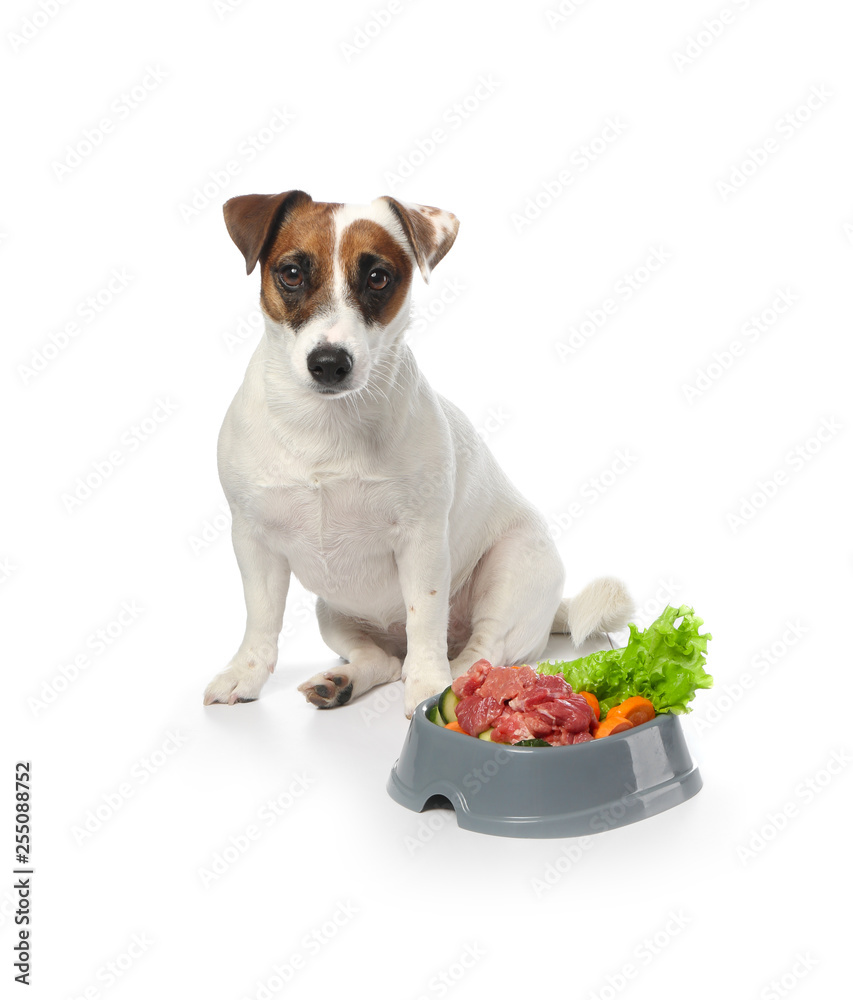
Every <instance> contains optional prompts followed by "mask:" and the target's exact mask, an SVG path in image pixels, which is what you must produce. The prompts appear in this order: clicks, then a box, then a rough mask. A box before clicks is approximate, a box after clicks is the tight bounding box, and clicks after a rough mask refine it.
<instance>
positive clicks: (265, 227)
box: [222, 191, 311, 274]
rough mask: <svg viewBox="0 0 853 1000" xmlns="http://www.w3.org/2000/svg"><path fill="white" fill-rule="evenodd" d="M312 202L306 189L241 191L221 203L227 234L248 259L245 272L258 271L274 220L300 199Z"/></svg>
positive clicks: (300, 200)
mask: <svg viewBox="0 0 853 1000" xmlns="http://www.w3.org/2000/svg"><path fill="white" fill-rule="evenodd" d="M306 201H307V202H310V201H311V196H310V195H308V194H306V193H305V192H304V191H283V192H282V193H281V194H241V195H239V196H238V197H236V198H229V199H228V201H226V202H225V204H224V205H223V206H222V214H223V215H224V216H225V225H226V226H227V228H228V235H229V236H230V237H231V239H232V240H234V243H235V244H236V246H237V249H238V250H239V251H240V253H242V254H243V257H244V258H245V259H246V274H251V273H252V271H254V270H255V264H257V263H258V258H259V257H260V256H261V253H262V252H263V249H264V245H265V244H266V242H267V240H268V239H269V237H270V234H271V231H272V229H273V228H274V226H275V223H276V222H277V220H278V219H280V218H281V217H282V216H283V215H284V214H285V212H287V211H288V209H289V208H291V207H292V206H293V205H295V204H297V203H298V202H306Z"/></svg>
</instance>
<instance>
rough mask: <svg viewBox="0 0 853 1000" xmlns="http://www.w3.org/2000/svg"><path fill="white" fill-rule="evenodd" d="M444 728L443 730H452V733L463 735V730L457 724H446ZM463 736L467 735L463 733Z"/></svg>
mask: <svg viewBox="0 0 853 1000" xmlns="http://www.w3.org/2000/svg"><path fill="white" fill-rule="evenodd" d="M444 728H445V729H452V730H453V732H454V733H464V732H465V730H464V729H463V728H462V727H461V726H460V725H459V723H458V722H448V723H447V725H446V726H445V727H444ZM465 735H466V736H467V735H468V734H467V733H465Z"/></svg>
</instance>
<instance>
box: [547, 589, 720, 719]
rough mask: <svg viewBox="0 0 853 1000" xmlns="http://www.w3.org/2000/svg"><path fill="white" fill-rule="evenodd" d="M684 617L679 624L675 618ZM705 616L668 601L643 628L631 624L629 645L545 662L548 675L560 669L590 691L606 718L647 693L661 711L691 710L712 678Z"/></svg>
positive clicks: (576, 688) (577, 687)
mask: <svg viewBox="0 0 853 1000" xmlns="http://www.w3.org/2000/svg"><path fill="white" fill-rule="evenodd" d="M679 618H680V619H681V622H680V623H679V624H678V625H676V624H675V623H676V621H677V620H678V619H679ZM702 624H704V623H703V621H702V619H701V618H699V617H698V616H697V615H695V614H694V613H693V608H689V607H687V605H682V606H681V607H680V608H673V607H670V606H669V605H667V607H666V608H664V610H663V613H662V614H661V615H660V617H659V618H658V619H657V620H656V621H654V622H652V624H651V625H649V627H648V628H647V629H645V630H644V631H641V630H640V629H638V628H637V626H636V625H629V626H628V627H629V628H630V630H631V636H630V638H629V639H628V645H627V646H625V648H624V649H605V650H601V651H600V652H598V653H590V655H589V656H583V657H581V658H580V659H578V660H567V661H563V662H555V661H548V662H547V663H540V664H538V665H537V667H536V669H537V670H538V671H539V672H540V673H543V674H560V675H561V676H563V677H565V679H566V681H568V683H569V684H571V686H572V690H573V691H590V692H591V693H592V694H594V695H595V696H596V698H598V700H599V702H600V704H601V717H602V718H604V716H605V714H606V712H607V711H609V710H610V709H611V708H613V706H614V705H618V704H619V703H620V702H621V701H624V700H625V699H626V698H631V697H632V696H634V695H641V696H642V697H643V698H648V699H649V701H650V702H651V703H652V704H653V705H654V707H655V711H656V712H658V713H666V712H672V713H673V714H674V715H682V714H684V713H685V712H689V711H690V708H688V702H690V701H692V700H693V698H694V697H695V695H696V691H697V690H698V689H699V688H709V687H711V685H712V684H713V683H714V679H713V677H711V676H710V675H709V674H707V673H705V656H706V653H707V647H708V640H709V639H710V638H711V635H710V633H707V632H706V633H705V634H704V635H700V634H699V626H700V625H702Z"/></svg>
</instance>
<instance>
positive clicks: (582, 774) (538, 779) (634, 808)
mask: <svg viewBox="0 0 853 1000" xmlns="http://www.w3.org/2000/svg"><path fill="white" fill-rule="evenodd" d="M438 697H439V696H438V695H436V696H435V697H433V698H428V699H427V700H426V701H423V702H421V704H420V705H418V707H417V708H416V709H415V714H414V715H413V716H412V721H411V724H410V725H409V731H408V733H407V734H406V739H405V742H404V743H403V749H402V750H401V751H400V759H399V760H398V761H397V763H396V764H395V765H394V767H393V768H392V770H391V776H390V777H389V779H388V793H389V794H390V796H391V798H392V799H394V800H395V801H396V802H399V803H400V805H403V806H405V807H406V808H407V809H413V810H414V811H415V812H422V811H423V809H424V808H425V807H426V806H427V805H428V804H429V806H431V807H433V806H439V805H445V804H446V803H445V802H443V801H442V800H447V803H449V804H450V805H451V806H452V807H453V808H454V810H455V811H456V822H457V823H458V824H459V826H461V827H462V828H463V829H466V830H474V831H475V832H477V833H490V834H495V835H496V836H500V837H582V836H586V835H589V834H592V833H601V832H603V831H605V830H612V829H614V828H615V827H619V826H626V825H627V824H628V823H636V822H637V821H638V820H641V819H646V818H647V817H649V816H654V815H656V814H657V813H660V812H663V811H664V810H665V809H670V808H672V806H676V805H678V804H679V803H681V802H684V801H685V800H686V799H689V798H690V797H691V796H693V795H695V794H696V793H697V792H698V791H699V789H700V788H701V787H702V779H701V777H700V776H699V771H698V770H697V768H696V765H695V764H694V763H693V761H692V760H691V757H690V753H689V751H688V749H687V744H686V743H685V740H684V733H683V732H682V730H681V724H680V722H679V721H678V717H677V716H674V715H659V716H657V717H656V718H654V719H652V720H651V721H650V722H646V723H645V724H643V725H642V726H637V727H636V728H635V729H631V730H628V731H627V732H624V733H617V734H616V735H615V736H607V737H604V738H603V739H600V740H591V741H589V742H588V743H579V744H578V745H577V746H566V747H511V746H507V745H504V744H500V743H491V742H489V741H488V740H478V739H475V738H474V737H473V736H467V735H465V734H463V733H455V732H453V731H452V730H451V731H448V730H445V729H443V728H442V727H441V726H437V725H436V724H435V723H434V722H430V721H429V719H428V718H427V712H428V711H429V709H431V708H432V706H433V705H435V703H436V702H437V701H438Z"/></svg>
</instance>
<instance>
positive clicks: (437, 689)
mask: <svg viewBox="0 0 853 1000" xmlns="http://www.w3.org/2000/svg"><path fill="white" fill-rule="evenodd" d="M403 680H404V685H405V690H404V696H403V704H404V706H405V709H406V718H407V719H411V717H412V716H413V715H414V714H415V709H416V708H417V707H418V705H420V703H421V702H422V701H424V700H425V699H426V698H431V697H432V696H433V695H434V694H440V693H441V692H442V691H443V690H444V689H445V688H446V687H447V685H448V684H449V683H450V680H451V677H450V667H449V666H448V665H447V663H446V662H445V663H444V664H443V665H441V664H436V665H434V666H432V667H426V666H423V667H422V666H421V665H418V666H416V667H414V668H412V669H408V670H407V669H406V667H403Z"/></svg>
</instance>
